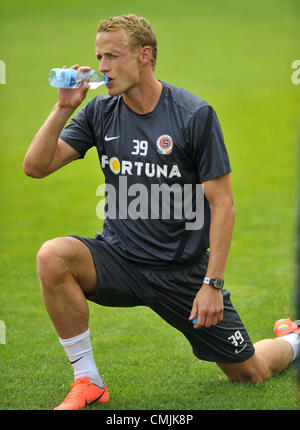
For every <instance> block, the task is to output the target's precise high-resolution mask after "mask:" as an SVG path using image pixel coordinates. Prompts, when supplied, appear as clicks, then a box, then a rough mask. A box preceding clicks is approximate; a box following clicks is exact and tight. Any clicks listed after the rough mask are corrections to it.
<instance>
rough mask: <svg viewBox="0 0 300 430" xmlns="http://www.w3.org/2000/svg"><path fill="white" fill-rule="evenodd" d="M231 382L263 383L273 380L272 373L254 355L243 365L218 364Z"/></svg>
mask: <svg viewBox="0 0 300 430" xmlns="http://www.w3.org/2000/svg"><path fill="white" fill-rule="evenodd" d="M218 366H219V367H220V369H221V370H222V371H223V372H224V373H225V375H226V376H227V377H228V380H229V381H230V382H251V383H261V382H264V381H266V380H267V379H269V378H271V376H272V375H271V372H270V371H269V370H268V369H267V367H266V366H265V365H264V364H263V362H262V361H261V360H260V359H259V358H258V357H257V356H256V355H254V356H253V357H251V358H250V359H249V360H247V361H245V362H243V363H236V364H231V363H228V364H223V363H218Z"/></svg>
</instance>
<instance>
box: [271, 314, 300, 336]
mask: <svg viewBox="0 0 300 430" xmlns="http://www.w3.org/2000/svg"><path fill="white" fill-rule="evenodd" d="M274 333H275V335H276V337H282V336H285V335H286V334H289V333H297V334H299V335H300V328H299V327H298V325H297V324H296V323H295V322H293V321H292V320H291V319H290V318H284V319H281V320H278V321H276V323H275V324H274Z"/></svg>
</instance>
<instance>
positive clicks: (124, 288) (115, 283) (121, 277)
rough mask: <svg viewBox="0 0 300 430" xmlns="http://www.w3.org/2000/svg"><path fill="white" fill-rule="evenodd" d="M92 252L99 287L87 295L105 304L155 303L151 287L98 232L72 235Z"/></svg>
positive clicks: (88, 297)
mask: <svg viewBox="0 0 300 430" xmlns="http://www.w3.org/2000/svg"><path fill="white" fill-rule="evenodd" d="M71 238H72V239H73V240H76V241H78V242H80V243H82V245H83V246H84V247H86V249H87V250H88V252H89V253H90V254H91V256H92V261H93V264H94V267H95V271H96V288H95V289H94V291H93V292H86V293H85V295H86V298H87V299H88V300H90V301H92V302H95V303H98V304H100V305H102V306H110V307H133V306H139V305H144V306H147V305H149V304H150V303H151V287H149V285H148V286H147V285H146V282H145V279H143V278H142V276H141V274H140V273H139V272H138V271H137V270H136V268H135V266H134V265H133V264H131V263H130V262H129V261H127V260H125V259H124V258H122V257H121V256H119V255H118V254H117V253H116V252H115V251H113V250H112V249H111V247H110V246H109V245H107V244H106V243H105V242H104V241H103V240H102V238H101V236H100V235H97V236H96V238H87V237H81V236H72V237H71Z"/></svg>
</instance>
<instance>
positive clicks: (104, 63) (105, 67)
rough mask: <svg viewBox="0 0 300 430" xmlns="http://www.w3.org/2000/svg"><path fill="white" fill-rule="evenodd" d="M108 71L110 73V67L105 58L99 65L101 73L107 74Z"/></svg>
mask: <svg viewBox="0 0 300 430" xmlns="http://www.w3.org/2000/svg"><path fill="white" fill-rule="evenodd" d="M108 71H109V67H108V64H107V61H106V60H105V58H101V60H100V63H99V72H100V73H107V72H108Z"/></svg>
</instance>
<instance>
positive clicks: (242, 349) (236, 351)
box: [234, 343, 247, 354]
mask: <svg viewBox="0 0 300 430" xmlns="http://www.w3.org/2000/svg"><path fill="white" fill-rule="evenodd" d="M246 346H247V344H246V343H245V345H244V346H243V348H241V349H240V350H237V349H235V351H234V352H235V353H236V354H239V353H240V352H242V351H244V349H245V348H246Z"/></svg>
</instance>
